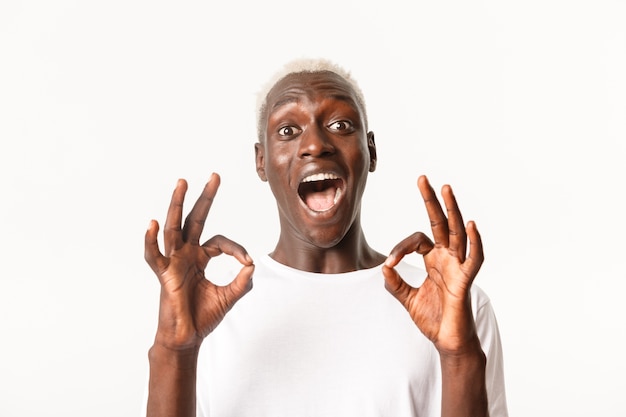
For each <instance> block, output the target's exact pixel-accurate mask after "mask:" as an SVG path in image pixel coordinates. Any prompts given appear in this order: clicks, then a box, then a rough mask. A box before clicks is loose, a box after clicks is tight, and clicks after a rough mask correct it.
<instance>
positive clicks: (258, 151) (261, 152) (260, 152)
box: [254, 142, 267, 181]
mask: <svg viewBox="0 0 626 417" xmlns="http://www.w3.org/2000/svg"><path fill="white" fill-rule="evenodd" d="M254 158H255V160H256V173H257V175H258V176H259V178H261V181H267V176H266V175H265V147H264V146H263V144H262V143H259V142H257V143H255V144H254Z"/></svg>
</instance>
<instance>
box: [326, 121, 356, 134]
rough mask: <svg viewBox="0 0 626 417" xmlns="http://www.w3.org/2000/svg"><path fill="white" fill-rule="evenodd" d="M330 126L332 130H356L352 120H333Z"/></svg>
mask: <svg viewBox="0 0 626 417" xmlns="http://www.w3.org/2000/svg"><path fill="white" fill-rule="evenodd" d="M328 128H329V129H330V130H334V131H337V132H346V133H347V132H352V131H353V130H354V126H353V125H352V122H349V121H347V120H337V121H336V122H332V123H331V124H329V125H328Z"/></svg>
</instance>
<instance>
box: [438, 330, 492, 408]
mask: <svg viewBox="0 0 626 417" xmlns="http://www.w3.org/2000/svg"><path fill="white" fill-rule="evenodd" d="M476 343H477V346H475V347H473V348H472V349H471V350H469V351H468V352H465V353H463V354H460V355H459V354H451V355H447V354H444V355H440V359H441V372H442V398H441V401H442V404H441V416H442V417H487V416H488V415H489V411H488V401H487V388H486V381H485V367H486V363H487V360H486V357H485V354H484V353H483V351H482V349H481V348H480V343H479V342H478V341H477V342H476Z"/></svg>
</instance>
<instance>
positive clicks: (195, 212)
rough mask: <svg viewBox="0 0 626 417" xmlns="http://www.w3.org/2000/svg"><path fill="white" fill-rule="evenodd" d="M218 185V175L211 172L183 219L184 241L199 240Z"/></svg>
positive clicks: (195, 241) (196, 241)
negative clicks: (200, 192)
mask: <svg viewBox="0 0 626 417" xmlns="http://www.w3.org/2000/svg"><path fill="white" fill-rule="evenodd" d="M219 186H220V176H219V175H217V174H215V173H213V174H211V177H210V178H209V181H208V182H207V183H206V185H205V186H204V189H203V190H202V194H200V197H199V198H198V200H197V201H196V203H195V204H194V206H193V208H192V209H191V211H190V212H189V214H188V215H187V218H186V219H185V225H184V226H183V240H184V241H185V242H193V243H198V242H199V241H200V235H201V234H202V230H203V229H204V223H205V222H206V218H207V215H208V214H209V210H210V209H211V205H212V204H213V199H214V198H215V194H217V189H218V188H219Z"/></svg>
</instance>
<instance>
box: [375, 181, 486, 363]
mask: <svg viewBox="0 0 626 417" xmlns="http://www.w3.org/2000/svg"><path fill="white" fill-rule="evenodd" d="M418 188H419V190H420V193H421V195H422V197H423V199H424V204H425V205H426V211H427V212H428V217H429V218H430V223H431V228H432V233H433V238H434V243H433V242H432V241H431V240H430V239H429V238H428V237H427V236H426V235H425V234H423V233H421V232H418V233H415V234H413V235H411V236H409V237H408V238H406V239H404V240H403V241H402V242H400V243H399V244H398V245H396V246H395V247H394V248H393V250H392V251H391V254H390V255H389V257H388V258H387V261H386V262H385V265H384V266H383V274H384V276H385V287H386V288H387V289H388V290H389V292H390V293H391V294H393V295H394V296H395V297H396V298H397V299H398V300H399V301H400V302H401V303H402V304H403V305H404V307H405V308H406V309H407V310H408V312H409V314H410V315H411V318H412V319H413V321H414V322H415V324H416V325H417V327H418V328H419V329H420V330H421V331H422V333H424V335H425V336H426V337H428V338H429V339H430V340H431V341H432V342H433V343H434V344H435V347H436V348H437V350H438V351H439V352H440V353H447V354H459V353H463V352H464V351H465V350H467V349H470V348H474V347H475V346H476V341H477V335H476V328H475V324H474V319H473V315H472V307H471V302H470V287H471V285H472V282H473V281H474V278H475V277H476V274H477V273H478V270H479V269H480V266H481V265H482V262H483V259H484V257H483V247H482V242H481V239H480V235H479V233H478V230H477V229H476V225H475V224H474V222H469V223H468V224H467V226H465V225H464V224H463V218H462V217H461V212H460V211H459V207H458V205H457V202H456V199H455V197H454V194H453V193H452V188H451V187H450V186H448V185H446V186H444V187H443V189H442V196H443V201H444V203H445V207H446V210H447V217H446V215H445V214H444V212H443V210H442V207H441V204H440V203H439V200H438V199H437V196H436V194H435V192H434V190H433V189H432V187H431V186H430V184H429V182H428V179H427V178H426V177H425V176H421V177H420V178H419V179H418ZM468 240H469V251H468V250H467V244H468ZM411 252H417V253H419V254H420V255H423V257H424V264H425V267H426V272H427V274H428V275H427V276H426V279H425V280H424V282H423V284H422V285H421V286H420V287H419V288H415V287H412V286H410V285H409V284H407V283H406V282H405V281H404V279H402V277H401V276H400V275H399V274H398V272H397V271H396V270H395V269H394V267H395V266H396V265H397V264H398V263H399V262H400V260H401V259H402V258H403V257H404V256H405V255H407V254H409V253H411Z"/></svg>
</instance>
